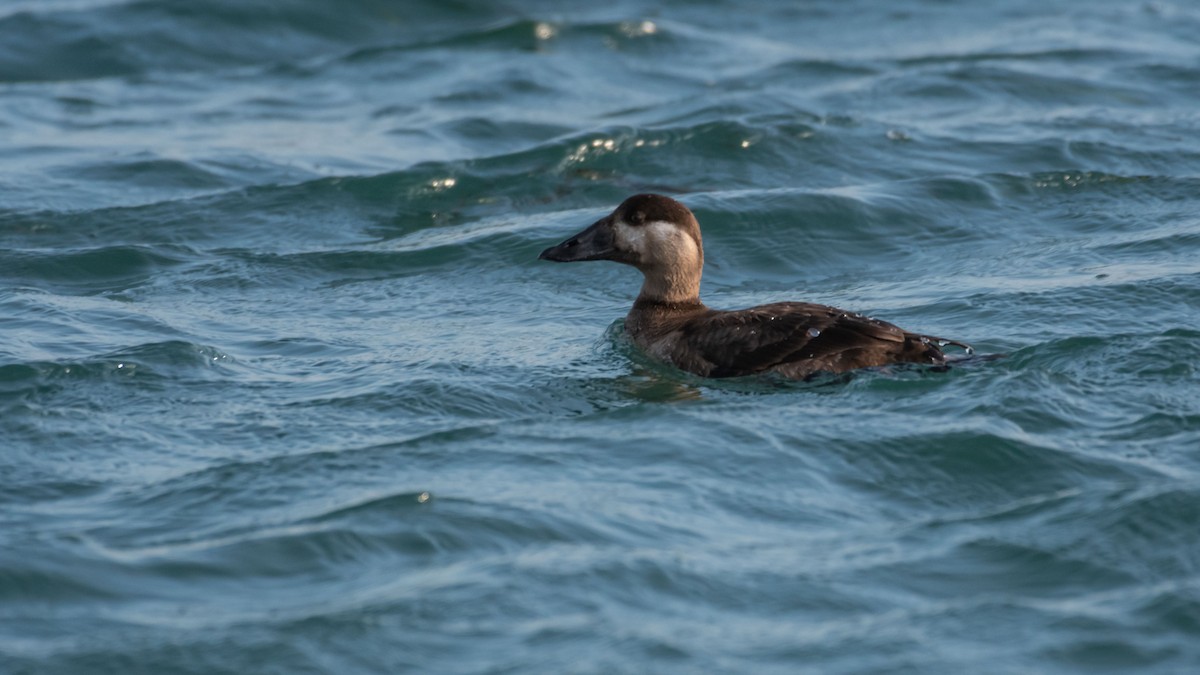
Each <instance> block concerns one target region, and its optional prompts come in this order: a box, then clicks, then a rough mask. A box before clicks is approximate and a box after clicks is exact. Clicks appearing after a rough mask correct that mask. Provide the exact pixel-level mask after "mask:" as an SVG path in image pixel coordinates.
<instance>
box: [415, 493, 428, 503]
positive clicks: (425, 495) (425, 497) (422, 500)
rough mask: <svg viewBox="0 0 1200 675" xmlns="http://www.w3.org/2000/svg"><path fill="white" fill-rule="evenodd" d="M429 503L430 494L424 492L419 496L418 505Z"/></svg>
mask: <svg viewBox="0 0 1200 675" xmlns="http://www.w3.org/2000/svg"><path fill="white" fill-rule="evenodd" d="M427 501H429V493H428V492H422V493H421V494H419V495H417V503H418V504H424V503H425V502H427Z"/></svg>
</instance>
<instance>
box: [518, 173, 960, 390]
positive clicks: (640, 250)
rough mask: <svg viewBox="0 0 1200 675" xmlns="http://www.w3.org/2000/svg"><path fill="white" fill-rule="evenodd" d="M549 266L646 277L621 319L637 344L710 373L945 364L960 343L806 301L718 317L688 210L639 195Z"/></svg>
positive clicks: (797, 373)
mask: <svg viewBox="0 0 1200 675" xmlns="http://www.w3.org/2000/svg"><path fill="white" fill-rule="evenodd" d="M539 258H541V259H544V260H554V261H557V262H575V261H580V260H615V261H617V262H622V263H625V264H629V265H633V266H634V267H637V268H638V269H639V270H641V271H642V274H643V275H644V277H645V281H644V283H643V285H642V291H641V293H640V294H639V295H638V299H637V301H636V302H635V303H634V305H633V308H632V309H631V310H630V312H629V315H628V316H627V317H626V318H625V329H626V331H628V333H629V335H630V337H631V338H632V340H633V342H634V344H636V345H637V346H639V347H640V348H642V349H644V350H645V351H646V352H647V353H649V354H650V355H651V356H654V357H655V358H658V359H661V360H663V361H666V362H667V363H671V364H673V365H675V366H676V367H678V368H681V369H683V370H686V371H688V372H691V373H695V374H697V375H701V376H704V377H737V376H742V375H753V374H757V373H776V374H778V375H782V376H784V377H788V378H793V379H806V378H809V377H811V376H813V375H815V374H817V373H822V372H825V373H841V372H845V371H848V370H854V369H858V368H868V367H874V366H885V365H888V364H894V363H924V364H933V365H941V364H944V363H945V362H946V357H945V355H944V354H943V353H942V350H941V345H944V344H954V345H956V346H959V347H962V348H964V349H966V350H967V351H968V352H969V351H970V347H969V346H968V345H965V344H963V343H960V342H954V341H950V340H943V339H941V338H934V337H930V336H925V335H919V334H916V333H910V332H908V331H905V330H903V329H901V328H899V327H897V326H894V325H892V324H890V323H887V322H885V321H879V320H877V319H872V318H870V317H866V316H863V315H861V314H855V313H853V312H847V311H845V310H841V309H837V308H836V307H828V306H825V305H816V304H811V303H805V302H779V303H773V304H769V305H760V306H758V307H751V308H749V309H742V310H734V311H721V310H714V309H709V308H708V307H706V306H705V305H704V304H703V303H702V302H700V275H701V272H702V269H703V266H704V253H703V246H702V243H701V237H700V226H699V224H698V223H697V222H696V218H695V216H694V215H692V212H691V211H690V210H688V209H687V207H685V206H684V205H683V204H680V203H679V202H677V201H675V200H674V199H671V198H669V197H664V196H661V195H651V194H645V195H635V196H633V197H630V198H629V199H627V200H625V202H623V203H622V204H621V205H620V206H618V207H617V209H616V210H615V211H613V212H612V213H611V214H609V215H608V216H606V217H604V218H602V219H600V220H599V221H597V222H595V223H593V224H592V225H591V226H590V227H588V228H587V229H586V230H584V231H583V232H580V233H579V234H578V235H576V236H574V237H572V238H570V239H568V240H566V241H564V242H563V243H561V244H559V245H558V246H552V247H550V248H548V249H546V250H545V251H543V252H542V254H541V255H540V256H539Z"/></svg>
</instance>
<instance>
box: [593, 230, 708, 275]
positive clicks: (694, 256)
mask: <svg viewBox="0 0 1200 675" xmlns="http://www.w3.org/2000/svg"><path fill="white" fill-rule="evenodd" d="M614 230H615V232H616V240H617V248H618V249H621V250H625V251H631V252H633V253H636V254H637V257H638V259H639V260H641V261H642V262H643V263H651V262H659V263H662V262H665V263H668V264H669V265H671V266H690V265H694V264H695V261H697V260H698V259H699V255H698V253H699V252H698V251H697V250H696V241H695V240H694V239H692V238H691V237H690V236H688V234H687V233H686V232H684V231H682V230H680V229H679V228H678V227H677V226H675V225H674V224H672V223H668V222H666V221H661V220H658V221H654V222H652V223H646V224H645V225H642V226H641V227H634V226H633V225H630V224H628V223H625V222H622V221H617V222H616V224H615V227H614Z"/></svg>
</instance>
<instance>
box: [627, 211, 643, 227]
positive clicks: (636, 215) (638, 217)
mask: <svg viewBox="0 0 1200 675" xmlns="http://www.w3.org/2000/svg"><path fill="white" fill-rule="evenodd" d="M645 223H646V214H645V213H642V212H641V211H634V212H633V213H631V214H629V224H630V225H644V224H645Z"/></svg>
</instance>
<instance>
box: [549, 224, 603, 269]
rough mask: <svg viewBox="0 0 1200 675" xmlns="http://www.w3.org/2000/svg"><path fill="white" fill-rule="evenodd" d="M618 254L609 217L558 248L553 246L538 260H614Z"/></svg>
mask: <svg viewBox="0 0 1200 675" xmlns="http://www.w3.org/2000/svg"><path fill="white" fill-rule="evenodd" d="M616 253H617V250H616V248H615V241H614V237H613V227H612V217H611V216H609V217H605V218H601V219H600V220H597V221H596V222H594V223H592V225H591V226H590V227H588V228H587V229H586V230H584V231H583V232H580V233H579V234H577V235H575V236H574V237H571V238H570V239H568V240H566V241H564V242H563V243H561V244H559V245H558V246H551V247H550V248H548V249H546V250H545V251H542V253H541V255H539V256H538V260H553V261H554V262H581V261H584V260H612V259H613V258H614V256H615V255H616Z"/></svg>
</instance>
